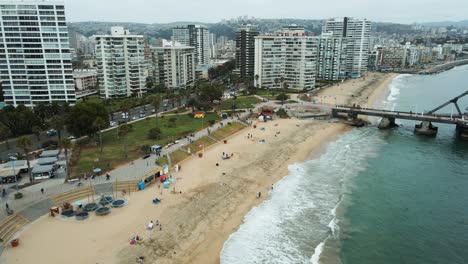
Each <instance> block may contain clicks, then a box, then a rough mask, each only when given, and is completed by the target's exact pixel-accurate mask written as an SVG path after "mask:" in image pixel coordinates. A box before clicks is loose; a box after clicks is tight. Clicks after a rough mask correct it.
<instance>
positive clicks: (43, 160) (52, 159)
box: [37, 157, 58, 165]
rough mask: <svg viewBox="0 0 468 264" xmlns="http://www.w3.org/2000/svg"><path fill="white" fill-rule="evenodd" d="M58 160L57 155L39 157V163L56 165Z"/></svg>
mask: <svg viewBox="0 0 468 264" xmlns="http://www.w3.org/2000/svg"><path fill="white" fill-rule="evenodd" d="M57 161H58V159H57V157H47V158H39V159H38V160H37V164H39V165H54V164H55V163H56V162H57Z"/></svg>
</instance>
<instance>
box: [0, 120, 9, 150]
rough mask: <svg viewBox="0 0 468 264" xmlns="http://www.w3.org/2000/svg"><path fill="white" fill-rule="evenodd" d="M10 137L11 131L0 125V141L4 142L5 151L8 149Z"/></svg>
mask: <svg viewBox="0 0 468 264" xmlns="http://www.w3.org/2000/svg"><path fill="white" fill-rule="evenodd" d="M10 137H11V131H10V129H9V128H8V127H6V126H5V125H3V124H0V141H3V140H5V143H6V146H7V149H10V142H9V141H8V139H9V138H10Z"/></svg>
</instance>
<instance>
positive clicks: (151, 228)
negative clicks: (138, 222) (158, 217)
mask: <svg viewBox="0 0 468 264" xmlns="http://www.w3.org/2000/svg"><path fill="white" fill-rule="evenodd" d="M153 227H154V223H153V220H151V222H149V224H148V230H153Z"/></svg>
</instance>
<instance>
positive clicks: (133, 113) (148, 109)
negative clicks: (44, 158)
mask: <svg viewBox="0 0 468 264" xmlns="http://www.w3.org/2000/svg"><path fill="white" fill-rule="evenodd" d="M194 96H196V95H195V94H192V95H190V96H188V97H187V98H183V99H182V100H181V101H180V104H179V102H177V101H175V100H174V102H172V100H167V101H165V100H164V101H162V102H161V106H160V107H159V109H158V111H156V112H157V113H160V112H165V111H168V110H170V109H173V108H176V107H179V106H181V105H185V104H186V103H187V101H188V98H191V97H194ZM166 102H167V103H166ZM153 110H154V107H153V106H152V105H144V106H138V107H135V108H132V109H131V110H130V111H129V114H128V119H125V118H123V117H122V112H120V111H119V112H115V113H113V114H111V116H110V118H109V120H110V121H115V122H117V124H118V123H119V122H126V121H132V120H136V119H140V113H142V112H144V113H145V116H148V115H151V114H154V113H153V112H152V111H153ZM69 136H70V134H69V133H68V132H67V131H66V129H63V130H62V132H61V137H62V139H63V138H66V137H69ZM29 137H30V138H31V142H32V151H36V150H39V149H43V148H44V147H45V145H46V144H47V143H48V142H51V141H54V142H58V141H59V139H58V135H55V136H52V137H49V136H47V132H42V133H41V134H40V135H39V137H36V136H35V135H30V136H29ZM16 140H17V139H10V140H8V144H7V143H6V142H5V141H4V142H0V162H1V161H4V160H8V158H9V157H10V156H11V155H12V154H15V153H20V154H22V153H23V150H22V149H20V148H17V147H16Z"/></svg>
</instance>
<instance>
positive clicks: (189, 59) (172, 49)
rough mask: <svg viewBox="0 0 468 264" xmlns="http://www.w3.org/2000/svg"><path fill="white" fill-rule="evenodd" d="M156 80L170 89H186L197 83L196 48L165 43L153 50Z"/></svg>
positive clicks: (175, 43)
mask: <svg viewBox="0 0 468 264" xmlns="http://www.w3.org/2000/svg"><path fill="white" fill-rule="evenodd" d="M153 56H154V62H155V64H153V69H154V70H155V72H156V74H155V77H156V78H155V79H156V80H157V82H158V80H159V83H163V84H164V86H165V87H166V88H168V89H185V88H187V87H189V86H191V85H192V84H193V82H194V81H195V48H194V47H189V46H184V45H181V44H180V43H177V42H165V41H164V42H163V46H162V47H154V48H153Z"/></svg>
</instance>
